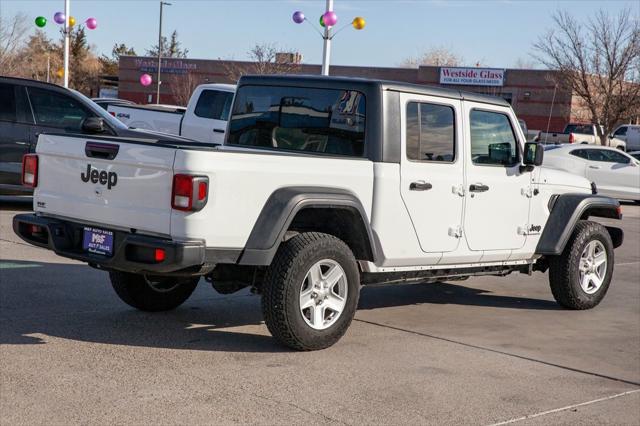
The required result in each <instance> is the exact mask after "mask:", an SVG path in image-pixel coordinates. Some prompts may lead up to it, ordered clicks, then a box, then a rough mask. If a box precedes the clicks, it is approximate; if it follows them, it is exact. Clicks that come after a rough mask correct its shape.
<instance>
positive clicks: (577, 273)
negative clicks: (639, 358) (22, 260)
mask: <svg viewBox="0 0 640 426" xmlns="http://www.w3.org/2000/svg"><path fill="white" fill-rule="evenodd" d="M543 153H544V150H543V149H542V147H541V145H539V144H536V143H525V142H524V135H523V133H522V131H521V129H520V126H519V125H518V121H517V119H516V116H515V115H514V113H513V111H512V109H511V108H510V106H509V104H507V103H506V102H505V101H503V100H501V99H498V98H493V97H485V96H480V95H477V94H471V93H461V92H459V91H456V90H444V89H439V88H430V87H425V86H418V85H409V84H402V83H393V82H383V81H372V80H364V79H349V78H335V77H310V76H305V77H301V76H261V77H258V76H248V77H243V78H242V79H241V80H240V82H239V86H238V91H237V94H236V97H235V101H234V103H233V107H232V112H231V116H230V121H229V124H228V133H227V137H226V140H225V144H224V145H207V144H202V143H196V142H184V143H179V142H163V141H156V142H153V143H150V142H148V141H144V140H135V139H127V138H117V137H99V136H97V137H93V136H87V135H77V136H69V135H58V134H43V135H41V136H40V139H39V141H38V144H37V149H36V153H35V154H29V155H27V156H26V157H25V159H24V167H23V180H24V182H25V184H27V185H30V186H33V187H34V189H35V191H34V210H35V213H33V214H20V215H17V216H16V217H15V218H14V220H13V227H14V230H15V232H16V233H17V234H18V235H19V236H20V237H21V238H23V239H24V240H25V241H27V242H29V243H31V244H34V245H36V246H40V247H45V248H48V249H50V250H53V251H54V252H55V253H57V254H58V255H61V256H65V257H68V258H72V259H78V260H81V261H84V262H87V263H88V264H89V265H91V266H93V267H95V268H98V269H102V270H105V271H108V272H109V274H110V278H111V283H112V285H113V287H114V289H115V291H116V292H117V294H118V295H119V296H120V298H121V299H122V300H123V301H124V302H126V303H128V304H129V305H131V306H133V307H135V308H138V309H142V310H147V311H162V310H168V309H172V308H175V307H177V306H178V305H180V304H181V303H183V302H184V301H185V300H186V299H187V298H188V297H189V295H190V294H191V293H192V292H193V290H194V288H195V287H196V285H197V283H198V281H199V280H200V278H201V277H204V278H205V279H206V280H207V281H209V282H211V284H212V285H213V288H214V289H216V290H217V291H218V292H220V293H231V292H234V291H237V290H240V289H241V288H244V287H252V289H253V290H254V291H255V292H257V293H259V294H261V295H262V310H263V313H264V319H265V322H266V324H267V326H268V328H269V330H270V332H271V333H272V335H273V336H274V337H275V338H276V339H277V340H278V341H280V342H282V343H283V344H285V345H288V346H290V347H292V348H295V349H299V350H314V349H321V348H326V347H328V346H331V345H332V344H334V343H335V342H336V341H337V340H338V339H340V337H341V336H342V335H343V334H344V333H345V331H346V329H347V327H348V326H349V324H350V323H351V320H352V319H353V317H354V314H355V311H356V307H357V305H358V297H359V292H360V287H361V285H366V284H378V283H389V284H392V283H402V282H433V281H440V280H452V279H453V280H458V279H463V278H466V277H469V276H475V275H495V276H504V275H507V274H510V273H512V272H520V273H526V274H531V273H532V272H533V271H543V272H544V271H547V270H549V281H550V285H551V291H552V293H553V296H554V297H555V299H556V300H557V301H558V303H559V304H560V305H562V306H564V307H566V308H569V309H588V308H592V307H594V306H596V305H597V304H598V303H599V302H600V301H601V300H602V298H603V297H604V295H605V293H606V292H607V289H608V287H609V284H610V282H611V277H612V274H613V267H614V248H615V247H618V246H620V245H621V244H622V240H623V233H622V231H621V230H620V229H619V228H616V227H611V226H603V225H601V224H599V223H596V222H593V221H590V220H589V218H590V217H592V216H596V217H606V218H614V219H620V218H621V212H620V206H619V203H618V201H616V200H614V199H611V198H608V197H603V196H598V195H596V194H595V192H596V190H595V186H594V185H592V184H590V183H589V182H588V181H587V180H586V179H584V178H583V177H579V176H574V175H571V174H568V173H565V172H562V171H558V170H552V169H545V168H544V167H540V165H541V163H542V159H543Z"/></svg>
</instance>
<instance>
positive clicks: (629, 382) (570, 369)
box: [353, 318, 640, 386]
mask: <svg viewBox="0 0 640 426" xmlns="http://www.w3.org/2000/svg"><path fill="white" fill-rule="evenodd" d="M353 320H354V321H358V322H362V323H365V324H369V325H374V326H378V327H384V328H388V329H391V330H396V331H402V332H404V333H409V334H414V335H417V336H422V337H428V338H431V339H436V340H440V341H443V342H448V343H453V344H456V345H461V346H465V347H467V348H472V349H479V350H482V351H487V352H492V353H495V354H500V355H505V356H509V357H513V358H518V359H522V360H525V361H531V362H535V363H537V364H542V365H547V366H550V367H556V368H560V369H563V370H568V371H573V372H574V373H581V374H588V375H590V376H594V377H599V378H601V379H607V380H613V381H616V382H620V383H625V384H628V385H634V386H640V383H638V382H634V381H631V380H626V379H620V378H618V377H613V376H607V375H604V374H599V373H594V372H593V371H587V370H581V369H579V368H573V367H567V366H566V365H560V364H554V363H552V362H548V361H543V360H541V359H536V358H531V357H528V356H523V355H518V354H513V353H509V352H504V351H500V350H497V349H491V348H487V347H484V346H478V345H473V344H471V343H465V342H461V341H458V340H453V339H448V338H446V337H441V336H434V335H432V334H427V333H421V332H419V331H414V330H408V329H406V328H400V327H394V326H392V325H388V324H380V323H377V322H373V321H367V320H363V319H358V318H354V319H353Z"/></svg>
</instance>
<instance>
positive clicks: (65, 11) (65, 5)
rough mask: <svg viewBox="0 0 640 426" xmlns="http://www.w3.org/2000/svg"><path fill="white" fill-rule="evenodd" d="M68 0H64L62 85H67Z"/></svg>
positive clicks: (69, 27) (69, 8)
mask: <svg viewBox="0 0 640 426" xmlns="http://www.w3.org/2000/svg"><path fill="white" fill-rule="evenodd" d="M69 3H70V0H64V87H69V35H70V34H69V33H70V29H71V26H70V25H69V13H70V11H71V7H70V5H69Z"/></svg>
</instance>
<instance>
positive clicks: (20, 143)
mask: <svg viewBox="0 0 640 426" xmlns="http://www.w3.org/2000/svg"><path fill="white" fill-rule="evenodd" d="M16 145H29V143H28V142H20V141H17V142H16Z"/></svg>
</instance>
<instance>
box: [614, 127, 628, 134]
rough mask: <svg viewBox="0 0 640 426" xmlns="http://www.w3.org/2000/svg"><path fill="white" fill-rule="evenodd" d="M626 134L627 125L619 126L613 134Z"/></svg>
mask: <svg viewBox="0 0 640 426" xmlns="http://www.w3.org/2000/svg"><path fill="white" fill-rule="evenodd" d="M626 135H627V126H624V127H620V128H619V129H618V130H616V132H615V133H614V134H613V136H626Z"/></svg>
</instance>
